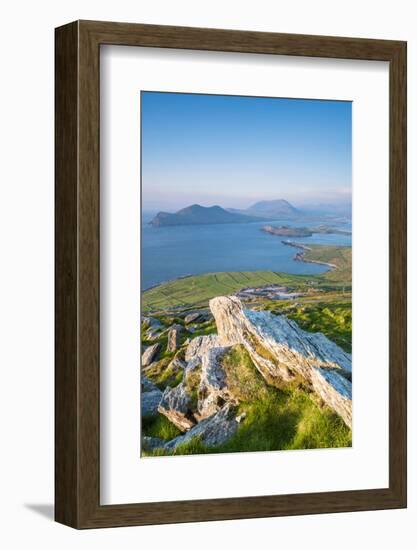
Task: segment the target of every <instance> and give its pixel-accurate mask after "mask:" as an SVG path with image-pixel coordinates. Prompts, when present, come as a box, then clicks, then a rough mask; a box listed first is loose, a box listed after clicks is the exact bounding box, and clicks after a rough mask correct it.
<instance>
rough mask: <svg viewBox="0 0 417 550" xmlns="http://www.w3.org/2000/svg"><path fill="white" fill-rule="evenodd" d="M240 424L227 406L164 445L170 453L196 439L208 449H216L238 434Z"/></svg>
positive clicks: (231, 408)
mask: <svg viewBox="0 0 417 550" xmlns="http://www.w3.org/2000/svg"><path fill="white" fill-rule="evenodd" d="M237 426H238V422H237V421H236V418H235V411H234V408H233V407H232V406H231V405H230V404H226V405H225V406H224V407H223V408H222V409H221V410H220V411H218V412H217V413H216V414H214V415H212V416H210V417H209V418H206V419H204V420H202V421H201V422H199V423H198V424H197V425H196V426H194V427H193V428H192V429H191V430H189V431H188V432H187V433H186V434H184V435H179V436H178V437H175V438H174V439H171V441H168V443H166V444H165V445H164V448H165V449H167V450H169V451H175V449H176V448H177V447H178V446H179V445H184V444H186V443H189V442H190V441H191V440H193V439H194V438H197V439H198V441H199V442H201V443H202V444H203V445H206V446H208V447H216V446H218V445H222V444H223V443H225V442H226V441H227V440H228V439H230V437H232V435H234V433H235V432H236V429H237Z"/></svg>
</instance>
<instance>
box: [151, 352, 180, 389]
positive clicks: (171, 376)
mask: <svg viewBox="0 0 417 550" xmlns="http://www.w3.org/2000/svg"><path fill="white" fill-rule="evenodd" d="M171 361H172V359H171V358H170V357H164V358H162V359H160V360H159V361H155V362H154V363H152V364H151V365H149V366H148V367H145V368H144V369H143V372H144V374H145V375H146V376H147V377H148V378H149V380H151V382H153V383H154V384H155V385H156V386H158V388H160V389H161V390H163V389H165V388H166V387H167V386H171V388H173V387H175V386H177V385H178V384H179V383H180V382H181V380H182V377H183V372H184V371H183V370H182V369H181V368H179V367H175V366H172V365H170V363H171Z"/></svg>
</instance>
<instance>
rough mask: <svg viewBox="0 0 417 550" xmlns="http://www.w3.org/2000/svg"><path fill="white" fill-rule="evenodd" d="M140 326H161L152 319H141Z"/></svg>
mask: <svg viewBox="0 0 417 550" xmlns="http://www.w3.org/2000/svg"><path fill="white" fill-rule="evenodd" d="M142 326H143V328H150V327H152V328H161V327H162V324H161V322H160V321H158V319H155V318H154V317H142Z"/></svg>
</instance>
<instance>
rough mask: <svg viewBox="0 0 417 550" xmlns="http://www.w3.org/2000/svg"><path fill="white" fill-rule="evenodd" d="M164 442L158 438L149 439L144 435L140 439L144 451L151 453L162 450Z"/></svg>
mask: <svg viewBox="0 0 417 550" xmlns="http://www.w3.org/2000/svg"><path fill="white" fill-rule="evenodd" d="M165 443H166V441H164V440H163V439H161V438H159V437H149V436H147V435H144V436H143V437H142V446H143V448H144V449H145V450H146V451H153V450H155V449H163V448H164V446H165Z"/></svg>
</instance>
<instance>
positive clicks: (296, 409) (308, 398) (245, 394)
mask: <svg viewBox="0 0 417 550" xmlns="http://www.w3.org/2000/svg"><path fill="white" fill-rule="evenodd" d="M223 366H224V370H225V372H226V378H227V384H228V386H229V388H230V391H231V392H232V393H233V395H234V396H236V398H238V400H239V405H238V414H241V413H245V414H246V416H245V418H244V419H243V421H242V422H241V423H240V424H239V426H238V429H237V432H236V434H235V435H234V436H233V437H231V438H230V439H229V441H227V442H226V443H225V444H223V445H221V446H218V447H213V448H210V447H207V446H205V445H204V444H203V443H202V442H201V441H200V440H196V439H195V440H192V441H191V442H189V443H187V444H184V445H181V446H179V447H178V448H177V449H176V451H175V454H177V455H180V454H181V455H185V454H207V453H232V452H250V451H274V450H290V449H292V450H294V449H318V448H334V447H349V446H351V444H352V436H351V430H350V429H349V428H347V426H346V425H345V424H344V423H343V421H342V420H341V418H340V417H339V416H338V415H337V414H335V413H334V412H333V411H331V410H330V409H329V408H328V407H327V406H324V405H321V404H320V403H319V402H318V400H317V399H316V398H315V397H313V394H310V393H308V392H306V391H305V390H304V389H303V388H301V387H288V388H287V389H281V390H279V389H277V388H274V387H272V386H269V385H268V384H267V383H266V382H265V380H264V379H263V377H262V376H261V374H260V373H259V372H258V371H257V369H256V367H255V366H254V364H253V363H252V361H251V359H250V357H249V355H248V353H247V352H246V350H245V349H244V348H243V346H235V347H233V348H232V349H231V351H230V352H229V353H228V354H227V355H226V356H225V358H224V362H223ZM161 454H164V453H163V452H162V451H161V450H158V451H156V452H152V451H151V452H148V453H147V456H156V455H161Z"/></svg>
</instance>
